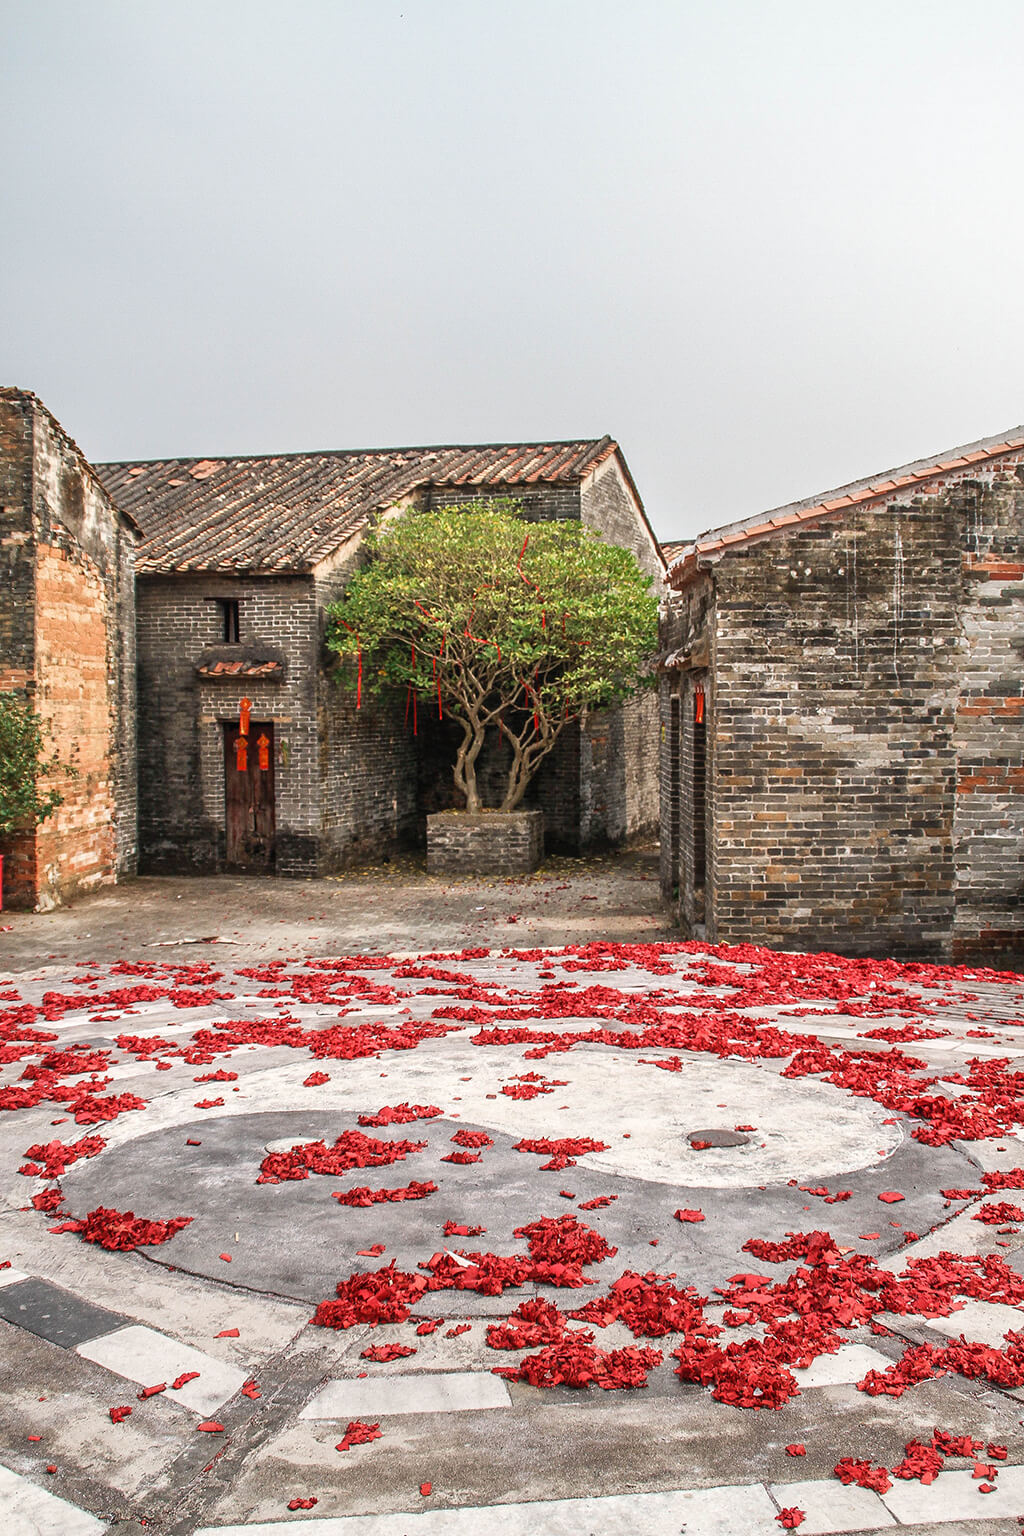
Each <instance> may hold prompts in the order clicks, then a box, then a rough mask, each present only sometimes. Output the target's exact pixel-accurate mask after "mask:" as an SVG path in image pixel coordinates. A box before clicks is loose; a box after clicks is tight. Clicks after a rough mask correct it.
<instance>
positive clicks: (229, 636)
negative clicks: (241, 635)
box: [217, 597, 238, 645]
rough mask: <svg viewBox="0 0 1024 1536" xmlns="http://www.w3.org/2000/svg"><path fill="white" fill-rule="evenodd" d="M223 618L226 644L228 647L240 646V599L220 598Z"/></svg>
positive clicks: (219, 602)
mask: <svg viewBox="0 0 1024 1536" xmlns="http://www.w3.org/2000/svg"><path fill="white" fill-rule="evenodd" d="M217 602H218V604H219V605H220V612H221V618H222V619H223V622H224V642H225V644H226V645H237V644H238V598H237V597H218V599H217Z"/></svg>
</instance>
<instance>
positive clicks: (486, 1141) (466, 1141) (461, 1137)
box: [452, 1130, 494, 1147]
mask: <svg viewBox="0 0 1024 1536" xmlns="http://www.w3.org/2000/svg"><path fill="white" fill-rule="evenodd" d="M452 1141H454V1142H455V1143H456V1145H457V1146H460V1147H493V1146H494V1142H493V1141H492V1140H491V1138H490V1136H488V1134H487V1132H486V1131H466V1130H462V1131H456V1132H455V1135H454V1136H453V1137H452Z"/></svg>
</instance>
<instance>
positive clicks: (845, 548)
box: [661, 452, 1024, 963]
mask: <svg viewBox="0 0 1024 1536" xmlns="http://www.w3.org/2000/svg"><path fill="white" fill-rule="evenodd" d="M1022 480H1024V454H1022V453H1019V452H1015V453H1008V454H1005V455H1001V456H999V457H997V458H996V459H994V460H992V461H990V462H988V463H986V464H985V465H983V466H978V465H969V466H965V467H964V468H962V469H954V470H952V471H950V472H948V473H943V474H941V475H935V476H931V477H929V478H928V479H927V480H926V481H925V482H924V484H922V485H914V486H911V487H909V488H908V489H907V490H906V491H904V492H903V493H902V497H901V498H893V499H892V500H891V501H890V502H889V504H888V505H879V504H877V503H876V504H875V505H873V506H862V507H859V508H856V509H852V508H847V509H845V510H843V511H842V512H841V514H839V515H836V516H833V517H831V518H824V519H822V521H821V522H820V523H818V524H817V525H810V526H805V527H804V528H803V529H802V530H801V531H799V532H788V533H776V534H775V535H773V536H772V537H770V538H767V539H761V540H759V541H755V542H752V543H750V544H747V545H742V544H741V545H739V546H736V547H734V548H733V549H732V550H731V551H730V552H728V553H727V554H725V555H724V556H723V557H722V558H721V559H720V560H719V561H718V562H717V563H715V564H714V565H713V566H711V567H710V568H709V569H707V570H706V571H705V572H704V573H703V574H702V575H700V576H699V577H698V578H697V579H696V580H692V581H690V582H689V583H688V584H687V585H685V586H684V587H683V589H682V591H681V592H679V593H674V594H673V596H672V600H671V605H670V611H669V615H668V617H667V618H666V620H665V622H664V624H663V633H662V649H663V652H668V651H672V650H674V649H677V648H679V649H682V650H683V651H687V650H690V651H692V652H693V653H694V655H695V656H696V660H697V661H698V662H699V661H700V660H702V659H703V657H702V656H701V654H700V653H701V652H702V651H703V649H704V642H703V641H702V640H701V639H700V634H701V632H702V630H703V629H706V628H707V627H708V626H707V624H706V622H705V620H704V619H702V617H701V609H702V605H704V606H705V607H706V606H707V603H708V594H709V593H712V594H713V604H714V607H713V610H712V609H709V610H708V611H711V612H713V622H712V623H711V625H710V628H711V647H710V652H711V654H710V660H711V672H710V677H709V683H708V711H709V730H708V808H707V830H708V848H707V865H708V869H707V886H706V896H707V933H708V936H709V937H712V938H718V939H721V940H727V941H730V942H736V941H745V940H751V941H758V942H763V943H766V944H769V945H776V946H783V947H787V948H823V947H825V948H833V949H837V950H840V951H842V952H846V953H872V954H903V955H910V956H932V957H938V958H945V959H949V958H955V959H973V958H978V959H988V960H994V961H996V962H997V963H998V961H999V959H1000V958H1001V959H1003V960H1004V961H1005V960H1007V959H1009V958H1013V959H1019V958H1020V957H1021V955H1022V954H1024V851H1022V850H1024V684H1022V667H1021V656H1022V654H1024V486H1022V483H1021V482H1022ZM695 637H696V638H695ZM693 665H695V662H694V659H693V656H690V657H689V658H687V659H684V670H683V672H682V674H678V673H676V674H673V673H669V674H668V675H667V677H666V678H665V680H664V681H663V684H662V700H661V709H662V737H663V740H662V759H661V780H662V890H663V894H664V895H665V897H666V900H668V901H670V902H671V903H672V904H673V905H674V907H675V910H676V913H677V916H678V918H679V920H680V921H681V923H682V925H683V927H684V928H685V929H687V930H688V931H694V929H695V928H699V923H700V916H701V914H700V911H699V902H696V903H695V902H691V900H690V892H689V889H688V879H689V874H688V869H689V862H690V856H689V854H688V849H687V840H688V837H690V833H691V830H692V829H691V828H690V826H689V817H690V814H691V812H690V807H688V804H687V778H688V773H689V765H688V758H687V754H688V750H689V748H688V742H689V738H690V735H691V734H692V723H691V722H692V707H691V704H690V702H689V697H690V695H691V694H692V688H693V686H694V685H695V684H696V682H697V681H698V680H699V673H698V672H692V673H691V672H689V671H687V670H686V669H687V668H689V667H692V666H693ZM680 675H681V677H682V687H681V694H682V697H681V699H680V701H679V703H678V704H677V705H676V721H677V722H678V724H677V723H676V721H674V720H673V704H672V698H673V692H674V691H675V690H676V686H677V685H676V684H675V677H677V676H680ZM673 730H675V731H676V747H675V752H676V760H677V761H678V762H679V763H680V766H679V769H678V770H677V771H675V772H674V771H673V767H672V753H673V746H672V733H673ZM674 787H675V791H676V800H675V802H674V801H673V788H674Z"/></svg>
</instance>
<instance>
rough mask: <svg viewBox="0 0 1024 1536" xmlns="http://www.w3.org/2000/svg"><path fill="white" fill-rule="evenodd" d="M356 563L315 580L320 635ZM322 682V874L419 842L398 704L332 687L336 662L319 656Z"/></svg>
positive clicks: (411, 742)
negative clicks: (359, 698) (358, 698)
mask: <svg viewBox="0 0 1024 1536" xmlns="http://www.w3.org/2000/svg"><path fill="white" fill-rule="evenodd" d="M357 560H358V557H355V558H353V559H350V560H348V561H346V562H345V563H344V564H342V565H339V566H338V567H336V568H335V569H334V570H333V571H332V572H330V573H329V574H324V575H322V576H320V577H318V579H317V582H316V599H317V609H318V633H319V637H320V643H321V645H322V643H323V636H324V633H325V628H326V624H325V610H326V609H327V607H328V606H329V605H330V604H331V603H333V602H336V601H337V600H338V598H339V597H340V596H341V594H342V592H343V591H344V588H345V585H346V583H347V582H348V581H349V580H350V579H351V575H352V573H353V571H354V569H355V567H356V564H357ZM322 662H323V664H322V666H321V669H320V674H319V682H318V692H317V701H318V706H317V707H318V725H319V743H320V781H321V786H322V798H321V818H320V839H321V842H320V870H321V872H322V873H329V872H330V871H332V870H336V869H342V868H344V867H345V866H346V865H347V864H350V863H352V862H353V861H354V860H356V859H360V858H372V857H379V856H380V855H381V854H382V853H386V852H388V851H390V850H391V849H393V848H395V847H397V846H399V845H401V844H403V843H412V842H414V841H415V840H416V835H417V810H416V807H417V793H416V789H417V752H416V745H417V744H416V739H415V738H414V737H413V735H412V732H411V730H410V729H408V728H407V727H406V725H405V723H404V720H403V718H402V708H401V705H400V703H399V702H398V701H397V700H394V699H381V698H375V697H374V696H373V695H372V693H371V692H370V691H369V689H368V688H364V689H363V694H362V703H361V707H359V708H357V707H356V692H355V690H354V689H353V688H351V687H342V686H340V684H339V682H338V681H337V680H336V679H335V676H334V672H335V664H336V658H335V657H334V656H333V655H332V654H331V653H328V652H326V651H323V653H322Z"/></svg>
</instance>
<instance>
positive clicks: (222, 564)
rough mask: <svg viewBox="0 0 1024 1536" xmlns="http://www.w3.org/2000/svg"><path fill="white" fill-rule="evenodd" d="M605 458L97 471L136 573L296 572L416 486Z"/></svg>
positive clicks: (563, 446)
mask: <svg viewBox="0 0 1024 1536" xmlns="http://www.w3.org/2000/svg"><path fill="white" fill-rule="evenodd" d="M614 453H618V446H617V444H616V443H615V442H614V441H613V440H612V439H611V438H610V437H602V438H597V439H593V440H580V441H575V442H565V443H493V444H488V445H484V446H480V447H439V448H381V449H371V450H367V451H364V450H355V451H345V452H338V453H287V454H275V455H269V456H258V457H252V458H220V459H159V460H154V461H149V462H145V463H138V462H136V463H119V464H98V465H97V466H96V469H97V472H98V474H99V475H100V478H101V479H102V481H103V484H104V485H105V486H106V489H107V491H108V493H109V495H110V496H111V498H112V500H113V501H114V502H115V503H116V505H117V506H118V507H121V508H123V509H124V510H125V511H126V512H128V513H129V514H130V515H131V516H132V517H133V518H135V520H136V521H137V522H138V523H139V524H140V525H141V527H142V530H143V534H144V538H143V540H142V543H141V545H140V546H139V549H138V552H137V555H136V568H137V569H138V570H139V571H140V572H143V573H145V572H160V571H211V570H216V571H267V572H274V571H276V572H303V571H309V570H312V569H313V568H314V567H315V566H316V565H318V564H319V563H320V561H322V560H325V559H327V558H328V557H329V556H330V555H332V554H334V553H335V551H336V550H337V549H339V548H340V547H341V545H342V544H344V543H345V542H346V541H347V540H348V539H349V538H350V537H351V536H352V535H353V534H355V533H358V532H359V530H360V529H361V528H362V527H364V526H365V524H366V522H367V521H368V519H369V518H370V517H371V516H372V515H373V514H374V513H375V512H379V511H381V510H382V509H385V508H387V507H389V506H392V505H393V504H394V503H395V502H396V501H399V500H401V499H402V498H403V497H405V496H408V495H409V494H410V493H411V492H412V491H414V490H415V489H416V488H417V487H420V486H427V485H432V486H456V485H464V486H481V487H488V488H494V487H500V486H508V487H510V488H511V487H514V486H524V485H525V486H528V485H536V484H553V483H557V482H564V481H579V480H581V479H583V478H584V476H585V475H587V474H589V472H590V471H591V470H592V469H594V468H595V467H596V466H597V465H598V464H601V463H602V462H603V461H604V460H605V459H607V458H608V457H609V456H610V455H612V454H614ZM620 457H621V456H620ZM623 469H624V471H625V465H624V464H623ZM625 472H626V473H627V475H628V471H625Z"/></svg>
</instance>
